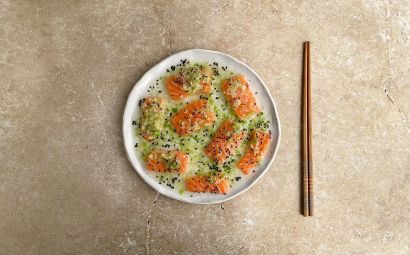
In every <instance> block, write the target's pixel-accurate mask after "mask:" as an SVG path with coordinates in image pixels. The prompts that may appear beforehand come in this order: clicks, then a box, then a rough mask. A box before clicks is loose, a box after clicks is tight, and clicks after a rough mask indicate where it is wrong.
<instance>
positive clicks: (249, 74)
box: [123, 49, 281, 204]
mask: <svg viewBox="0 0 410 255" xmlns="http://www.w3.org/2000/svg"><path fill="white" fill-rule="evenodd" d="M182 59H188V60H189V61H191V62H209V63H213V62H217V63H219V64H220V65H223V66H227V67H228V68H229V69H231V70H233V71H234V72H235V73H240V74H244V75H245V76H246V78H247V80H248V81H249V84H250V86H251V89H252V90H253V91H258V94H257V95H255V97H256V100H257V101H258V104H259V106H260V107H261V108H262V110H263V111H264V112H265V114H266V117H267V119H268V120H270V122H271V126H270V130H271V131H272V141H271V145H270V147H269V150H268V151H267V152H266V154H265V156H264V159H263V161H262V162H261V165H260V166H259V167H257V168H256V169H255V170H256V171H255V173H251V174H249V175H248V176H247V177H246V180H245V181H243V182H242V183H237V184H235V185H234V186H233V187H232V188H231V189H230V190H229V192H228V194H226V195H223V194H212V193H200V194H195V195H194V196H192V197H191V196H190V193H189V192H186V193H185V194H183V195H180V194H178V193H177V192H175V191H174V190H171V189H169V188H168V187H167V186H163V185H161V184H159V183H158V182H157V180H155V179H154V178H153V177H152V176H151V175H150V174H149V172H148V171H147V170H146V165H145V162H143V161H142V160H140V158H139V157H138V155H137V154H136V153H135V148H134V145H135V143H136V137H135V135H134V133H135V129H134V126H132V124H131V123H132V121H133V120H135V119H136V118H138V116H139V107H138V102H139V100H140V99H142V98H144V97H146V96H147V88H148V87H149V86H150V84H153V83H155V81H156V80H157V79H158V78H159V77H160V76H162V75H164V73H166V70H167V69H168V68H169V67H170V66H172V65H176V64H178V63H179V62H180V61H181V60H182ZM280 133H281V131H280V123H279V117H278V114H277V111H276V106H275V103H274V101H273V98H272V96H271V95H270V93H269V90H268V89H267V88H266V86H265V84H264V83H263V81H262V80H261V79H260V78H259V76H258V75H257V74H256V73H255V71H253V70H252V69H251V68H250V67H249V66H247V65H246V64H244V63H242V62H241V61H239V60H237V59H235V58H234V57H232V56H229V55H227V54H225V53H221V52H217V51H211V50H203V49H191V50H186V51H181V52H178V53H175V54H173V55H171V56H169V57H167V58H166V59H164V60H162V61H161V62H159V63H158V64H156V65H155V66H153V67H152V68H151V69H150V70H148V71H147V72H146V73H145V74H144V75H143V76H142V77H141V79H140V80H139V81H138V82H137V83H136V84H135V85H134V88H133V89H132V91H131V93H130V95H129V97H128V101H127V104H126V106H125V110H124V116H123V137H124V146H125V151H126V153H127V156H128V159H129V160H130V162H131V164H132V166H133V167H134V169H135V171H137V173H138V174H139V175H140V176H141V178H142V179H143V180H144V181H145V182H146V183H148V185H150V186H151V187H153V188H154V189H155V190H156V191H158V192H159V193H161V194H162V195H164V196H167V197H170V198H174V199H176V200H179V201H183V202H187V203H192V204H213V203H220V202H224V201H227V200H229V199H232V198H234V197H236V196H238V195H240V194H241V193H243V192H245V191H246V190H248V189H249V188H250V187H252V186H253V185H254V184H255V183H256V182H257V181H258V180H259V178H261V177H262V176H263V174H265V173H266V171H267V170H268V169H269V167H270V166H271V164H272V162H273V160H274V158H275V155H276V152H277V150H278V147H279V142H280ZM191 194H192V193H191Z"/></svg>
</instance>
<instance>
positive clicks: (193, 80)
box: [165, 65, 212, 100]
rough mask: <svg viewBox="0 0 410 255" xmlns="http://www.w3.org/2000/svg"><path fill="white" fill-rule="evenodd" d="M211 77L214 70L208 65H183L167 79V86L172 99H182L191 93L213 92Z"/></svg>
mask: <svg viewBox="0 0 410 255" xmlns="http://www.w3.org/2000/svg"><path fill="white" fill-rule="evenodd" d="M211 77H212V71H211V70H210V69H209V68H208V67H207V66H204V65H194V66H191V67H182V68H181V69H180V70H178V71H177V73H176V74H174V75H171V76H169V77H168V78H167V79H166V80H165V86H166V87H167V90H168V93H169V96H170V97H171V98H172V99H174V100H182V99H184V98H186V97H188V96H191V95H196V94H208V93H209V92H211V89H212V85H211Z"/></svg>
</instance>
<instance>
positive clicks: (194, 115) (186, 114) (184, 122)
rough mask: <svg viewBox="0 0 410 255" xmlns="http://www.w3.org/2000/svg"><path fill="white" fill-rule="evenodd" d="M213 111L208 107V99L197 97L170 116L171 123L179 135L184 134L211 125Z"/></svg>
mask: <svg viewBox="0 0 410 255" xmlns="http://www.w3.org/2000/svg"><path fill="white" fill-rule="evenodd" d="M215 120H216V116H215V113H214V112H212V111H210V109H209V108H208V101H207V100H205V99H199V100H196V101H194V102H192V103H189V104H187V105H185V106H184V107H183V108H182V109H181V110H179V112H177V113H176V114H175V115H174V116H172V117H171V125H172V126H173V127H174V129H175V131H176V132H177V133H178V134H179V135H186V134H190V133H193V132H195V131H198V130H200V129H202V128H204V127H206V126H209V125H212V123H214V121H215Z"/></svg>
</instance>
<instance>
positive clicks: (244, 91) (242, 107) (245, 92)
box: [221, 75, 260, 118]
mask: <svg viewBox="0 0 410 255" xmlns="http://www.w3.org/2000/svg"><path fill="white" fill-rule="evenodd" d="M221 88H222V93H223V94H224V95H225V98H226V100H227V101H228V103H229V104H230V106H231V107H232V109H233V110H234V112H235V114H236V115H237V116H238V117H239V118H245V117H248V116H249V115H251V114H253V113H257V112H260V109H259V107H258V105H257V104H256V99H255V97H254V96H253V94H252V91H251V89H250V87H249V84H248V83H247V81H246V79H245V76H243V75H236V76H234V77H232V78H230V79H227V80H224V81H223V82H222V85H221Z"/></svg>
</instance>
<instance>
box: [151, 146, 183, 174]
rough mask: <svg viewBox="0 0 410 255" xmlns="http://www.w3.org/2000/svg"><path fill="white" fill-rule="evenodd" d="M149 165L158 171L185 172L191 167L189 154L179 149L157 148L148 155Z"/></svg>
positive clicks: (152, 169)
mask: <svg viewBox="0 0 410 255" xmlns="http://www.w3.org/2000/svg"><path fill="white" fill-rule="evenodd" d="M147 167H148V170H151V171H157V172H172V171H176V172H179V173H185V172H186V171H187V170H188V167H189V156H188V155H187V154H185V153H183V152H181V151H178V150H172V151H166V150H155V151H153V152H151V153H150V154H149V155H148V158H147Z"/></svg>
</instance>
